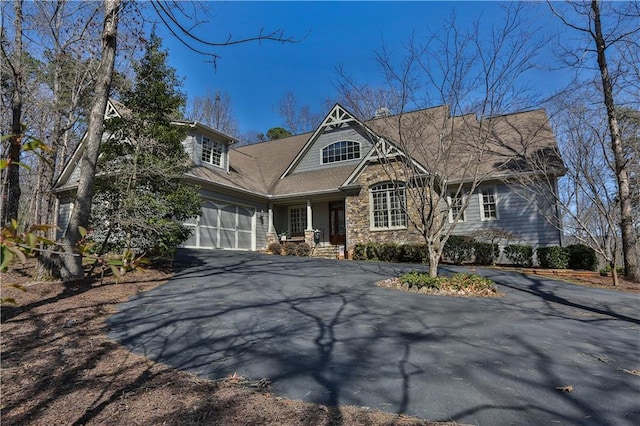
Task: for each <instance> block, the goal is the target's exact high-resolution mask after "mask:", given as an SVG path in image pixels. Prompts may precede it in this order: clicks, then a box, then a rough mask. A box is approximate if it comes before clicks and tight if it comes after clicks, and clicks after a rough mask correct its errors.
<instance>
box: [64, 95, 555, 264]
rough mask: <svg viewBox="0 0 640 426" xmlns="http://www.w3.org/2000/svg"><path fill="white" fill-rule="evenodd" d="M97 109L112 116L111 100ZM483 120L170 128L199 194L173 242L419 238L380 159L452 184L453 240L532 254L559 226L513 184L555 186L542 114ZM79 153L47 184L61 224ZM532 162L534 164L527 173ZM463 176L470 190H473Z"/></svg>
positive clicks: (405, 186) (340, 112)
mask: <svg viewBox="0 0 640 426" xmlns="http://www.w3.org/2000/svg"><path fill="white" fill-rule="evenodd" d="M107 112H108V115H109V114H115V113H117V105H116V104H114V103H112V104H110V106H109V110H108V111H107ZM491 122H492V125H491V127H483V124H482V123H483V122H482V121H479V120H478V119H477V118H476V116H475V115H465V116H457V117H451V116H450V114H449V110H448V108H446V107H444V106H443V107H435V108H429V109H425V110H420V111H415V112H411V113H406V114H403V115H400V116H392V115H389V114H386V113H383V114H381V115H380V117H376V118H374V119H372V120H369V121H366V122H363V121H361V120H359V119H357V118H356V117H354V115H353V114H351V113H350V112H349V111H347V110H346V109H345V108H343V107H342V106H341V105H339V104H336V105H335V106H334V107H333V108H332V109H331V111H329V113H328V114H327V115H326V117H325V118H324V120H323V121H322V122H321V123H320V124H319V125H318V127H317V128H316V129H315V131H313V132H311V133H305V134H300V135H295V136H291V137H287V138H284V139H278V140H274V141H268V142H262V143H256V144H253V145H246V146H241V147H237V148H234V147H233V145H234V143H235V140H234V138H232V137H230V136H228V135H225V134H223V133H221V132H218V131H216V130H215V129H212V128H210V127H208V126H205V125H203V124H201V123H198V122H179V123H177V124H180V125H183V126H186V127H187V130H188V136H187V138H186V139H185V140H184V142H183V145H184V147H185V150H186V151H187V153H188V154H189V156H190V158H191V160H192V161H193V167H192V168H191V170H190V171H189V172H188V173H186V174H185V175H184V180H185V181H187V182H190V183H193V184H195V185H197V186H199V187H200V188H201V189H200V191H201V194H202V213H201V214H200V216H199V217H197V218H194V219H192V220H190V221H189V222H188V223H186V225H187V226H189V227H191V228H192V229H193V233H192V235H191V237H190V238H189V239H188V240H187V241H186V242H185V243H184V246H185V247H192V248H204V249H239V250H261V249H265V248H266V247H267V246H268V244H269V243H270V242H273V241H277V240H278V239H279V236H280V235H287V237H288V238H289V239H290V240H293V241H306V242H308V243H310V244H311V245H313V243H314V238H313V237H314V230H318V231H319V243H318V246H320V247H325V249H326V250H329V251H331V252H333V253H338V252H339V251H340V250H344V251H345V252H346V253H347V254H348V253H349V252H350V251H351V250H352V249H353V247H354V246H355V245H356V244H358V243H366V242H369V241H374V242H397V243H405V242H423V237H422V236H421V235H420V234H419V233H418V232H417V231H416V229H415V227H414V226H413V225H412V224H411V221H410V220H408V218H407V211H408V210H409V209H404V208H403V206H406V205H407V200H406V197H407V192H408V191H411V190H416V188H415V187H416V185H415V184H412V183H411V182H413V181H415V177H410V176H406V174H405V175H404V178H402V177H400V178H399V177H398V176H401V174H400V175H398V174H396V175H393V176H392V175H390V173H389V172H388V170H386V169H385V166H389V165H390V164H411V167H412V170H413V171H419V173H424V174H425V175H426V174H429V173H438V174H441V175H442V176H446V179H447V184H448V185H450V187H451V188H459V189H462V191H458V190H452V191H451V193H450V194H448V196H447V201H448V206H449V208H448V210H449V211H448V220H449V222H450V223H452V222H454V221H456V222H457V225H456V227H455V232H454V233H456V234H463V235H466V234H469V233H472V232H474V231H477V230H480V229H486V228H494V229H496V228H499V229H501V230H505V231H508V232H511V233H512V234H517V235H518V236H519V239H520V242H522V243H527V244H531V245H533V246H534V247H535V246H547V245H559V244H560V242H561V241H560V238H561V232H560V230H559V228H560V227H559V226H558V224H556V223H552V222H550V221H549V220H548V219H547V218H546V215H544V214H543V212H544V210H545V209H555V208H556V207H555V204H554V203H553V202H552V201H551V200H552V199H553V197H550V198H548V199H540V198H539V197H533V196H529V195H527V193H526V185H524V184H523V183H519V182H520V181H519V180H518V177H519V176H531V175H536V174H541V175H544V176H541V177H544V178H545V179H551V180H553V181H555V180H556V179H557V177H558V176H560V175H561V174H562V170H563V165H562V160H561V159H560V157H559V155H558V150H557V145H556V141H555V137H554V135H553V133H552V131H551V128H550V126H549V123H548V119H547V117H546V114H545V112H544V111H543V110H535V111H527V112H521V113H516V114H510V115H505V116H501V117H495V118H493V119H492V121H491ZM434 123H438V124H437V126H436V125H435V124H434ZM454 135H455V136H454ZM478 135H481V136H482V138H481V139H478ZM452 138H455V139H456V140H457V141H462V142H463V143H457V144H455V146H457V147H458V148H457V151H448V152H447V155H448V157H447V159H446V160H447V161H444V159H443V160H442V161H437V162H436V163H437V164H433V159H435V158H437V155H440V154H439V153H441V152H442V149H441V147H442V146H443V144H444V143H446V141H447V140H452ZM479 141H480V142H479ZM81 154H82V148H79V149H78V150H76V152H75V153H74V156H73V158H72V159H71V161H70V162H69V164H68V165H67V167H65V169H64V170H63V172H62V174H61V175H60V177H59V179H58V182H57V184H56V189H55V191H56V193H57V194H58V196H59V198H60V200H61V204H60V209H59V212H60V214H59V222H58V226H59V228H60V229H64V227H65V226H66V223H67V222H68V217H70V208H71V204H70V201H71V198H70V195H71V194H72V191H73V189H74V187H75V185H76V182H77V173H78V172H77V170H76V164H77V163H78V161H79V158H80V156H81ZM478 155H482V156H483V157H482V160H481V161H477V160H478V157H477V156H478ZM394 161H395V163H394ZM536 162H537V163H540V162H542V163H544V165H545V168H544V169H541V168H539V167H534V166H535V165H536V164H534V163H536ZM436 168H437V169H438V170H435V169H436ZM540 170H544V171H543V172H541V171H540ZM419 173H418V176H419ZM412 179H413V180H412ZM403 180H404V181H403ZM474 180H475V181H479V184H478V185H472V183H473V181H474ZM469 185H471V186H469ZM518 187H519V188H520V189H522V190H523V191H519V190H517V188H518ZM405 190H406V191H405ZM465 191H466V192H465ZM423 192H424V191H423ZM462 200H466V202H465V207H466V210H465V211H464V212H462V211H459V210H460V207H462V205H463V204H462ZM414 207H415V206H414Z"/></svg>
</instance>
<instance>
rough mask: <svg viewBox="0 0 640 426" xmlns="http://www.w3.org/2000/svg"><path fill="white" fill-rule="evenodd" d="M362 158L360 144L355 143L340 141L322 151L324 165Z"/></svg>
mask: <svg viewBox="0 0 640 426" xmlns="http://www.w3.org/2000/svg"><path fill="white" fill-rule="evenodd" d="M358 158H360V144H359V143H358V142H354V141H340V142H335V143H332V144H331V145H329V146H326V147H325V148H324V149H323V150H322V164H329V163H335V162H338V161H347V160H355V159H358Z"/></svg>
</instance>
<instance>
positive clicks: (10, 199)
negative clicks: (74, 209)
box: [0, 0, 23, 225]
mask: <svg viewBox="0 0 640 426" xmlns="http://www.w3.org/2000/svg"><path fill="white" fill-rule="evenodd" d="M22 3H23V2H22V0H15V2H14V9H15V14H16V20H15V26H16V32H15V40H14V42H15V51H14V52H13V53H14V57H13V60H12V61H10V64H9V65H10V67H11V71H12V74H13V76H12V77H13V85H14V86H13V93H12V94H11V135H10V137H9V162H10V163H9V167H8V168H7V176H6V180H5V181H4V182H2V184H3V194H2V200H1V201H0V210H2V225H4V224H6V223H7V222H9V221H11V219H18V208H19V204H20V165H19V163H20V153H21V152H22V122H21V121H22V77H23V76H22V20H23V17H22ZM5 197H6V202H5Z"/></svg>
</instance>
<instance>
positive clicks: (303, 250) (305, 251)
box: [296, 243, 311, 257]
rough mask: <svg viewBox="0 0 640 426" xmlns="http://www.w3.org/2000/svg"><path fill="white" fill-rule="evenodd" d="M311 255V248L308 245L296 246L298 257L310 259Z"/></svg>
mask: <svg viewBox="0 0 640 426" xmlns="http://www.w3.org/2000/svg"><path fill="white" fill-rule="evenodd" d="M309 255H311V246H310V245H309V244H307V243H300V244H297V245H296V256H301V257H308V256H309Z"/></svg>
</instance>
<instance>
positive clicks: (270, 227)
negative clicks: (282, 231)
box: [268, 203, 276, 232]
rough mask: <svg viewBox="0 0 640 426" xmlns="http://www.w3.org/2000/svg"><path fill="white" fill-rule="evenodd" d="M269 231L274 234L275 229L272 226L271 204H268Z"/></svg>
mask: <svg viewBox="0 0 640 426" xmlns="http://www.w3.org/2000/svg"><path fill="white" fill-rule="evenodd" d="M268 220H269V231H268V232H276V228H275V227H274V226H273V203H269V219H268Z"/></svg>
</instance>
